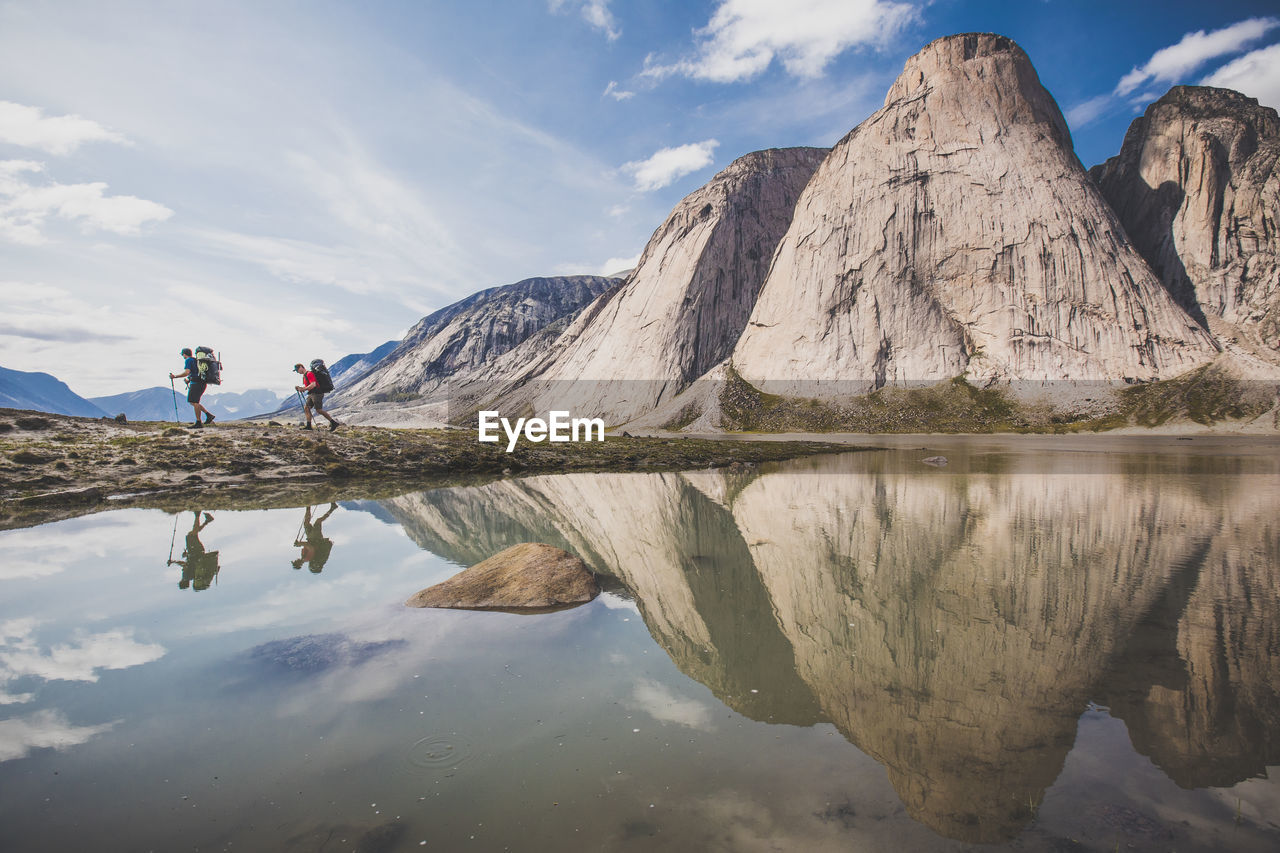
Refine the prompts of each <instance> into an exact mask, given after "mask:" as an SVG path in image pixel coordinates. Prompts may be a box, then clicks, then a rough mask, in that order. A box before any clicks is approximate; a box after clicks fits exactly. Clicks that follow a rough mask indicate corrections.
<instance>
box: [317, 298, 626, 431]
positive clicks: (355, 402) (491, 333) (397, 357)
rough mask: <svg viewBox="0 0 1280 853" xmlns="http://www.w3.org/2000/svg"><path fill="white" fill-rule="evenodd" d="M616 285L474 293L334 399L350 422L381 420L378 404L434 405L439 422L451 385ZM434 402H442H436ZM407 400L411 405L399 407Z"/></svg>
mask: <svg viewBox="0 0 1280 853" xmlns="http://www.w3.org/2000/svg"><path fill="white" fill-rule="evenodd" d="M620 283H621V282H620V281H619V280H617V279H614V278H608V277H605V276H595V275H572V276H558V277H552V278H530V279H525V280H524V281H520V282H516V283H515V284H509V285H505V286H502V287H493V288H490V289H488V290H482V291H480V292H479V293H476V294H473V295H471V296H469V297H467V298H466V299H463V300H461V301H460V302H455V303H454V304H452V305H450V306H448V307H446V308H442V309H440V310H439V311H436V312H435V313H434V314H430V315H428V316H426V317H424V318H422V319H421V320H419V321H418V322H417V324H416V325H414V327H413V328H412V329H410V330H409V334H407V335H406V336H405V338H404V340H403V341H401V342H400V344H399V346H397V347H396V348H395V350H394V351H393V352H391V353H390V354H389V355H387V356H386V357H385V358H383V359H382V360H381V361H380V362H379V363H378V364H377V366H376V367H374V368H373V369H372V370H370V371H369V372H368V373H367V374H365V376H364V377H363V378H362V379H361V380H360V381H359V382H357V383H356V384H355V385H353V386H351V387H350V388H348V389H339V392H338V393H337V394H336V395H335V399H334V402H335V404H337V406H338V407H339V410H340V411H343V412H345V413H347V414H346V416H347V419H348V420H365V421H369V420H370V419H372V420H373V421H377V420H379V416H378V413H377V410H376V408H374V407H376V405H377V404H378V403H385V402H388V401H389V402H391V403H392V405H393V406H395V405H397V404H399V408H403V409H406V411H402V412H399V413H398V414H399V415H401V416H411V414H412V413H411V412H408V409H412V408H415V407H416V408H422V407H423V406H424V405H426V406H432V405H434V408H433V416H432V417H433V419H438V420H443V419H444V418H445V415H446V410H447V400H446V399H445V398H447V396H448V393H449V391H448V388H447V385H448V384H449V383H453V382H461V381H465V380H466V379H467V378H471V377H474V376H475V375H477V374H479V373H481V372H482V371H485V370H486V369H487V367H488V366H489V365H491V364H493V363H494V362H495V361H496V360H497V359H499V358H500V357H501V356H503V355H504V354H505V353H507V352H509V351H511V350H512V349H515V348H516V347H518V346H519V345H520V344H522V343H523V342H525V341H526V340H528V339H529V338H531V337H533V336H534V335H536V334H537V333H538V332H539V331H541V330H543V329H544V328H546V327H547V326H550V325H552V324H554V323H556V322H557V321H560V320H563V319H564V318H566V317H569V316H571V315H573V314H574V313H575V312H577V311H580V310H581V309H582V308H583V307H584V306H586V305H587V304H588V303H590V302H591V301H592V300H593V299H595V298H596V297H598V296H600V295H602V294H604V293H605V292H607V291H608V290H609V289H610V288H612V287H616V286H617V285H619V284H620ZM435 397H439V398H440V399H434V398H435ZM407 402H411V403H413V405H412V406H409V407H405V406H404V405H403V404H405V403H407Z"/></svg>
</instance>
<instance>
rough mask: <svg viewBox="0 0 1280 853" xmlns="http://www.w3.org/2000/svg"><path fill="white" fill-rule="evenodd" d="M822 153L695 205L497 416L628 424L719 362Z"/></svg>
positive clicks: (764, 159) (758, 156)
mask: <svg viewBox="0 0 1280 853" xmlns="http://www.w3.org/2000/svg"><path fill="white" fill-rule="evenodd" d="M826 153H827V152H826V150H825V149H820V148H787V149H772V150H768V151H757V152H754V153H752V154H747V155H745V156H743V157H739V158H738V159H737V160H735V161H733V163H731V164H729V166H728V167H726V168H725V169H724V170H723V171H722V172H720V173H719V174H717V175H716V176H715V177H714V178H712V179H711V180H710V181H709V182H708V183H707V184H706V185H705V186H703V187H701V188H699V189H698V190H696V191H694V192H693V193H691V194H690V195H688V196H687V197H686V198H685V199H684V200H682V201H681V202H680V204H678V205H677V206H676V208H675V210H674V211H672V213H671V215H670V216H668V217H667V220H666V221H665V222H664V223H662V225H661V226H660V227H659V228H658V230H657V231H655V232H654V234H653V236H652V237H651V238H650V239H649V242H648V244H647V245H646V246H645V250H644V253H643V255H641V258H640V263H639V264H638V266H637V267H636V269H635V270H634V271H633V272H632V274H631V276H630V277H629V278H628V280H627V283H626V284H625V285H624V286H623V287H622V288H620V289H619V290H618V291H617V292H615V293H613V294H611V295H610V296H609V298H607V299H601V300H599V301H598V302H597V303H596V304H594V305H592V306H591V308H590V309H589V310H587V311H585V312H583V314H582V315H581V316H580V317H578V318H577V320H576V321H575V322H574V323H573V324H572V325H571V326H570V327H569V329H568V330H567V331H566V332H565V333H564V334H563V335H561V336H560V338H559V340H558V341H557V342H556V344H555V346H554V347H552V348H551V349H550V350H549V351H548V352H547V353H546V355H545V357H543V358H542V359H541V360H540V361H539V362H537V363H536V364H534V365H533V366H532V367H531V368H530V369H528V370H527V371H525V373H524V375H523V376H522V377H521V378H522V381H523V382H524V384H523V386H522V387H521V388H519V389H518V390H517V391H516V392H515V393H506V394H504V395H503V397H502V400H503V402H502V405H501V406H499V408H502V409H507V410H519V409H521V408H522V407H523V406H525V405H529V406H530V407H532V408H533V409H535V410H545V409H547V408H562V409H568V410H570V411H573V412H574V413H575V414H576V415H579V416H590V417H595V416H602V417H604V418H605V419H606V420H607V421H609V422H610V423H621V422H623V421H627V420H630V419H631V418H634V417H636V416H637V415H640V414H643V413H644V412H647V411H649V410H651V409H653V408H654V407H655V406H657V405H658V404H659V403H661V402H662V401H664V400H667V399H669V398H671V397H672V396H674V395H675V394H678V393H679V392H680V391H682V390H684V389H685V388H686V387H687V386H688V385H689V384H690V383H691V382H692V381H693V380H694V379H696V378H697V377H698V376H700V375H701V374H702V373H704V372H705V371H706V370H708V369H709V368H710V367H712V366H713V365H715V364H716V363H717V362H719V361H721V360H722V359H724V358H725V357H726V356H727V355H728V354H729V352H730V351H731V350H732V349H733V346H734V344H735V343H736V342H737V340H738V336H739V335H740V334H741V333H742V330H743V328H744V327H745V326H746V323H747V317H748V316H749V315H750V313H751V309H752V308H753V306H754V305H755V301H756V297H757V295H758V294H759V292H760V288H761V286H762V285H763V284H764V280H765V275H766V274H767V273H768V271H769V262H770V260H771V259H772V257H773V252H774V249H775V248H776V246H777V243H778V240H779V239H781V237H782V234H783V233H784V232H785V231H786V229H787V226H788V224H790V222H791V214H792V211H793V209H794V207H795V203H796V199H797V198H798V197H799V195H800V192H801V190H802V189H804V186H805V184H806V183H808V181H809V178H810V176H811V175H812V174H813V171H814V169H816V168H817V166H818V163H819V162H821V160H822V158H823V157H824V156H825V155H826ZM477 396H479V397H483V393H479V394H477Z"/></svg>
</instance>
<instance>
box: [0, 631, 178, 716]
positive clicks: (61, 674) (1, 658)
mask: <svg viewBox="0 0 1280 853" xmlns="http://www.w3.org/2000/svg"><path fill="white" fill-rule="evenodd" d="M35 628H36V622H35V620H33V619H16V620H12V621H9V622H5V623H3V624H0V687H3V686H5V685H6V684H8V683H9V682H10V681H12V680H14V679H16V678H22V677H24V676H35V677H36V678H42V679H44V680H46V681H55V680H57V681H97V680H98V670H100V669H128V668H129V667H132V666H139V665H140V664H144V663H150V662H151V661H153V660H158V659H159V658H161V657H163V656H164V653H165V650H164V647H162V646H159V645H155V644H154V643H139V642H138V641H137V640H135V639H134V638H133V629H132V628H127V629H126V628H117V629H115V630H113V631H104V632H102V633H99V634H79V635H76V636H75V637H73V638H72V640H71V642H69V643H61V644H59V645H56V646H53V647H52V648H50V649H49V650H48V651H47V652H45V651H42V650H41V649H40V647H39V644H38V643H37V642H36V639H35V636H34V634H35ZM7 698H8V700H9V701H29V700H30V698H31V696H30V694H24V695H23V696H19V697H14V696H7Z"/></svg>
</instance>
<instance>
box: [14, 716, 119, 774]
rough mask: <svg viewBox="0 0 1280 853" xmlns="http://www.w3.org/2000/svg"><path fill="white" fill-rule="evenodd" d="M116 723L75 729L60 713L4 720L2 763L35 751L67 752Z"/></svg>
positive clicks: (76, 727)
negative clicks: (63, 750) (71, 747)
mask: <svg viewBox="0 0 1280 853" xmlns="http://www.w3.org/2000/svg"><path fill="white" fill-rule="evenodd" d="M114 726H115V723H104V724H102V725H98V726H73V725H71V723H70V722H68V721H67V718H66V717H65V716H63V715H62V714H61V713H59V712H58V711H51V710H49V711H39V712H37V713H35V714H32V715H30V716H28V717H22V718H15V719H10V720H0V761H12V760H13V759H15V758H22V757H23V756H25V755H26V754H27V753H29V752H31V750H33V749H39V748H42V747H44V748H47V747H52V748H54V749H66V748H67V747H69V746H79V745H80V744H82V743H86V742H88V741H89V739H90V738H93V737H94V736H96V735H99V734H101V733H102V732H105V731H108V730H110V729H111V728H112V727H114Z"/></svg>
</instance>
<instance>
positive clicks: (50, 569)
mask: <svg viewBox="0 0 1280 853" xmlns="http://www.w3.org/2000/svg"><path fill="white" fill-rule="evenodd" d="M3 334H5V331H4V325H3V324H0V335H3ZM62 569H63V567H62V566H59V565H56V564H54V563H45V562H36V561H34V560H14V561H13V562H11V563H0V581H12V580H18V579H19V578H45V577H48V576H49V575H56V574H58V572H60V571H62Z"/></svg>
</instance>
